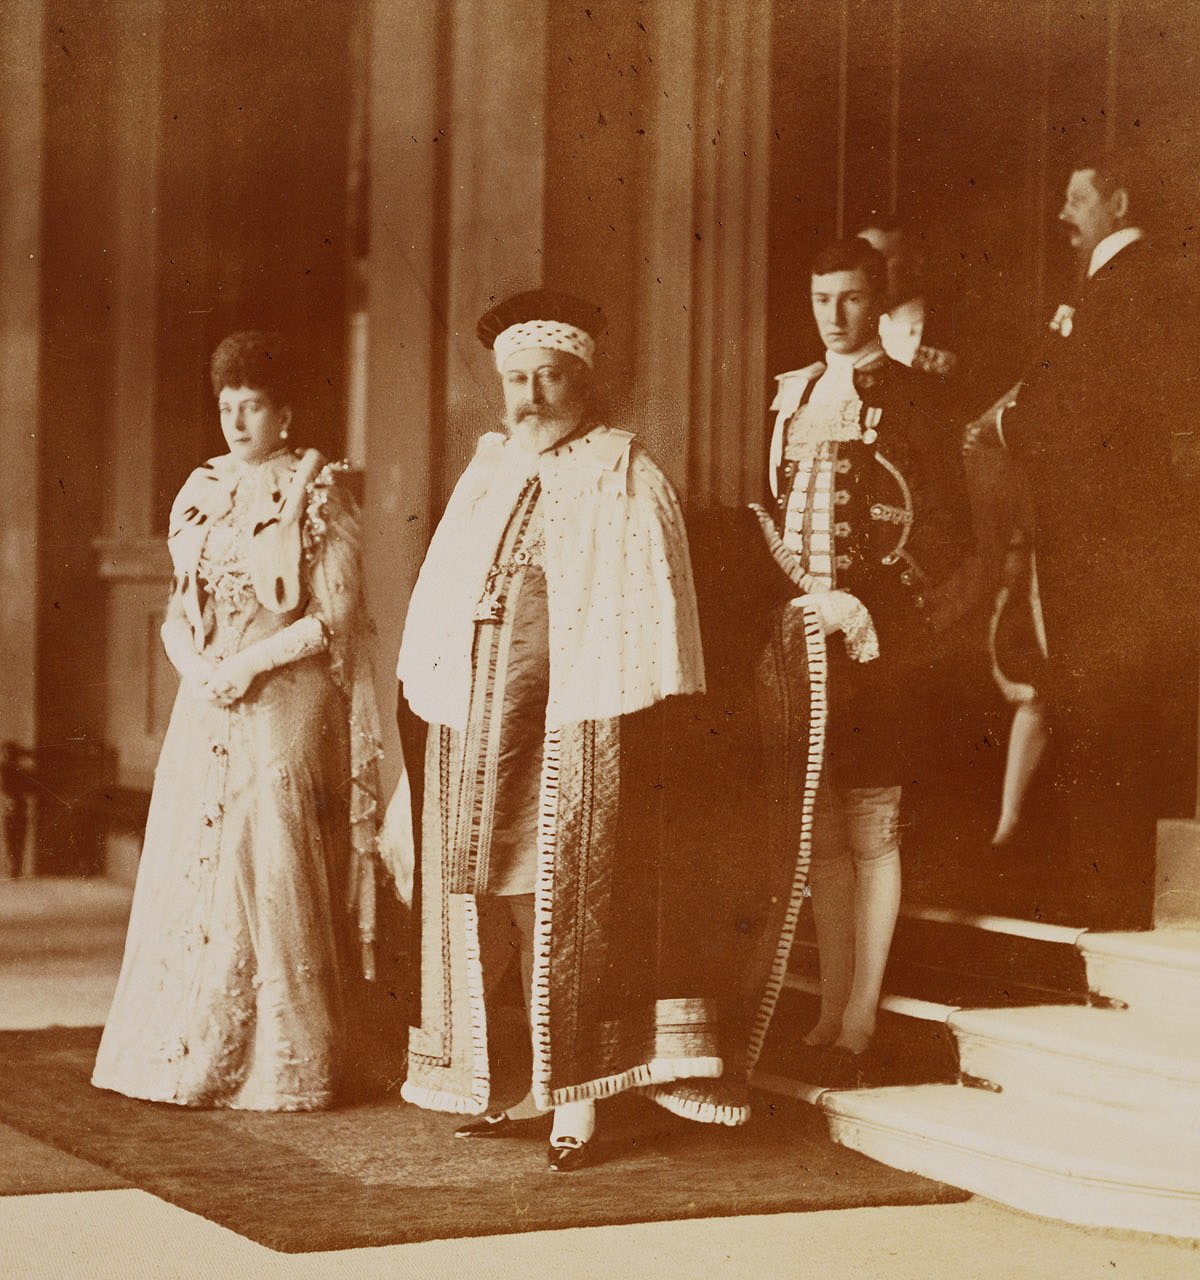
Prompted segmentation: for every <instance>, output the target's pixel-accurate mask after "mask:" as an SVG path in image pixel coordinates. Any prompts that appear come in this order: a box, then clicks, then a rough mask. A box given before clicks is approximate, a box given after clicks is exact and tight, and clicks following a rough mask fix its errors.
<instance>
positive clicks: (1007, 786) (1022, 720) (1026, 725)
mask: <svg viewBox="0 0 1200 1280" xmlns="http://www.w3.org/2000/svg"><path fill="white" fill-rule="evenodd" d="M1048 736H1049V733H1048V730H1047V729H1046V715H1045V712H1044V711H1043V710H1042V706H1041V704H1040V703H1038V702H1026V703H1022V704H1021V705H1020V706H1019V707H1017V709H1016V711H1015V712H1014V713H1013V722H1012V728H1011V729H1010V730H1009V734H1008V755H1007V757H1006V759H1005V762H1004V790H1003V792H1002V793H1001V798H1000V822H999V824H998V825H997V827H996V834H995V835H994V836H992V844H994V845H1002V844H1005V843H1006V842H1007V841H1008V840H1010V839H1011V838H1012V835H1013V832H1014V831H1015V830H1016V828H1017V823H1018V822H1020V820H1021V810H1022V808H1024V805H1025V797H1026V795H1028V793H1029V784H1030V782H1032V781H1033V775H1034V774H1035V773H1036V772H1037V767H1038V765H1039V764H1040V763H1041V759H1042V753H1043V752H1044V751H1045V750H1046V740H1047V738H1048Z"/></svg>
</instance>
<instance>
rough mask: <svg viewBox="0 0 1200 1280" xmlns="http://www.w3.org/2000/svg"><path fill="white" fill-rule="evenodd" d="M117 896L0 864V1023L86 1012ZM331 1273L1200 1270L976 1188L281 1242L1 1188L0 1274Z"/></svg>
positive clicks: (21, 1278)
mask: <svg viewBox="0 0 1200 1280" xmlns="http://www.w3.org/2000/svg"><path fill="white" fill-rule="evenodd" d="M127 909H128V892H127V891H126V890H124V889H122V888H119V887H117V886H114V885H110V884H104V883H98V882H86V883H85V882H65V881H64V882H56V883H51V884H47V883H45V882H42V883H35V882H32V881H20V882H3V881H0V1027H4V1028H17V1027H31V1026H47V1025H53V1024H67V1025H77V1026H86V1025H98V1024H99V1023H100V1022H101V1021H102V1020H103V1017H104V1013H105V1011H106V1008H107V1002H108V999H109V998H110V996H111V992H112V987H113V984H114V982H115V980H116V968H117V965H118V963H119V958H120V937H121V931H122V924H123V917H124V913H125V912H126V910H127ZM583 1176H586V1175H583ZM342 1276H345V1277H354V1278H355V1280H373V1278H374V1277H380V1278H382V1277H387V1278H388V1280H406V1278H407V1277H414V1278H416V1277H420V1280H439V1278H440V1277H447V1278H448V1280H464V1278H465V1277H471V1278H474V1277H480V1278H487V1280H490V1278H492V1277H496V1278H497V1280H499V1278H501V1277H513V1278H514V1280H517V1278H524V1277H531V1276H551V1277H554V1278H555V1280H558V1278H559V1277H564V1278H567V1277H580V1278H582V1277H622V1278H624V1277H628V1278H629V1280H634V1278H635V1277H641V1276H645V1277H652V1276H653V1277H662V1278H667V1277H710V1276H711V1277H718V1278H719V1280H735V1278H736V1280H770V1278H773V1277H779V1278H781V1280H785V1278H788V1280H790V1278H792V1277H795V1278H796V1280H800V1278H801V1277H803V1278H805V1280H808V1278H816V1277H820V1278H821V1280H842V1278H844V1280H859V1278H861V1280H876V1278H886V1280H934V1278H936V1277H941V1276H946V1277H953V1278H954V1280H1035V1278H1036V1280H1043V1278H1046V1280H1049V1278H1050V1277H1053V1278H1054V1280H1091V1278H1092V1277H1097V1278H1098V1277H1101V1276H1110V1277H1111V1276H1116V1277H1125V1278H1126V1280H1200V1250H1198V1249H1195V1248H1192V1247H1190V1246H1188V1245H1187V1244H1180V1243H1177V1242H1173V1241H1166V1240H1158V1239H1150V1238H1144V1237H1138V1236H1133V1235H1129V1234H1124V1233H1115V1232H1102V1231H1087V1230H1083V1229H1081V1228H1077V1227H1069V1226H1063V1225H1061V1224H1057V1223H1053V1222H1048V1221H1045V1220H1043V1219H1040V1218H1034V1217H1030V1216H1028V1215H1025V1214H1020V1213H1015V1212H1012V1211H1010V1210H1007V1209H1004V1208H1002V1207H1000V1206H997V1205H993V1204H991V1203H989V1202H987V1201H983V1200H970V1201H967V1202H965V1203H962V1204H954V1205H932V1206H925V1207H920V1208H880V1209H854V1210H840V1211H836V1212H826V1213H807V1214H778V1215H774V1216H760V1217H745V1218H716V1219H706V1220H702V1221H689V1222H678V1223H670V1222H660V1223H648V1224H645V1225H641V1226H623V1227H593V1228H585V1229H580V1230H574V1231H548V1232H536V1233H531V1234H526V1235H515V1236H492V1237H488V1238H485V1239H477V1240H450V1241H434V1242H431V1243H427V1244H410V1245H394V1246H390V1247H387V1248H378V1249H356V1250H348V1251H345V1252H340V1253H315V1254H302V1255H286V1254H278V1253H273V1252H272V1251H270V1250H269V1249H264V1248H263V1247H261V1246H260V1245H256V1244H253V1243H252V1242H250V1241H248V1240H245V1239H243V1238H242V1237H240V1236H238V1235H236V1234H234V1233H233V1232H231V1231H227V1230H226V1229H225V1228H223V1227H219V1226H217V1225H215V1224H214V1223H212V1222H209V1221H207V1220H206V1219H204V1218H200V1217H197V1216H196V1215H194V1214H191V1213H188V1212H186V1211H185V1210H183V1209H179V1208H176V1207H175V1206H174V1205H170V1204H167V1203H166V1202H165V1201H162V1200H159V1199H158V1198H157V1197H155V1196H152V1195H149V1194H148V1193H146V1192H143V1191H90V1192H77V1193H72V1194H69V1195H33V1196H6V1197H0V1280H76V1278H78V1280H110V1278H111V1280H143V1278H146V1280H151V1278H152V1280H174V1278H176V1277H177V1278H178V1280H210V1278H212V1280H215V1278H217V1277H221V1278H222V1280H224V1278H226V1277H238V1278H241V1277H254V1278H255V1280H258V1277H263V1278H264V1280H272V1278H274V1277H295V1278H297V1280H300V1278H303V1280H317V1278H320V1280H326V1278H328V1280H334V1278H335V1277H342Z"/></svg>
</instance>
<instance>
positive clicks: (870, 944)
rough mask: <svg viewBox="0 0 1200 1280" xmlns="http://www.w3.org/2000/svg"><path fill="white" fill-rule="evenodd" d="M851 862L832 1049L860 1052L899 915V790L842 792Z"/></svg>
mask: <svg viewBox="0 0 1200 1280" xmlns="http://www.w3.org/2000/svg"><path fill="white" fill-rule="evenodd" d="M843 796H844V806H843V812H844V814H845V821H846V834H847V838H848V840H849V843H850V850H851V853H852V855H853V858H854V877H855V880H854V980H853V982H852V983H851V986H850V998H849V999H848V1000H847V1002H846V1008H845V1011H844V1012H843V1014H842V1032H841V1035H840V1036H839V1037H838V1039H837V1047H838V1048H842V1049H849V1050H850V1051H851V1053H861V1052H862V1051H863V1050H864V1049H866V1047H867V1045H869V1044H870V1042H871V1037H872V1036H873V1035H874V1034H875V1015H876V1012H877V1010H878V1008H879V993H880V990H881V989H882V987H883V971H884V969H885V967H886V966H887V959H888V953H889V951H890V950H891V947H892V934H893V932H894V931H895V928H896V916H897V915H898V914H899V911H900V833H899V817H900V788H899V787H851V788H847V789H846V790H845V791H844V792H843Z"/></svg>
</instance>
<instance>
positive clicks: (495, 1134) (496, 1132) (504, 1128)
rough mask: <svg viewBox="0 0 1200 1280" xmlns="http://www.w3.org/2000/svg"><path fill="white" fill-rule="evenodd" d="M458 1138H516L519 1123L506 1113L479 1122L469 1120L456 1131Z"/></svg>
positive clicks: (502, 1112) (487, 1117) (486, 1117)
mask: <svg viewBox="0 0 1200 1280" xmlns="http://www.w3.org/2000/svg"><path fill="white" fill-rule="evenodd" d="M454 1136H455V1137H456V1138H515V1137H516V1136H517V1122H516V1121H515V1120H510V1119H509V1116H508V1113H507V1112H506V1111H501V1112H500V1114H499V1115H491V1116H483V1117H481V1118H480V1119H479V1120H469V1121H468V1122H467V1123H466V1124H460V1125H459V1126H458V1128H457V1129H455V1130H454Z"/></svg>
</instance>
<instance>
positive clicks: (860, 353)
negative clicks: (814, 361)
mask: <svg viewBox="0 0 1200 1280" xmlns="http://www.w3.org/2000/svg"><path fill="white" fill-rule="evenodd" d="M882 351H883V347H882V345H881V344H880V341H879V339H878V338H872V339H871V341H870V342H868V343H867V345H866V346H865V347H859V349H858V350H857V351H851V352H849V353H847V354H845V355H843V354H842V352H840V351H826V352H825V366H826V368H828V369H830V370H834V371H836V372H839V373H841V372H849V371H850V370H852V369H856V368H857V367H858V366H859V365H860V364H869V363H870V362H871V361H872V360H874V359H876V358H877V357H878V356H879V355H880V353H881V352H882Z"/></svg>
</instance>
